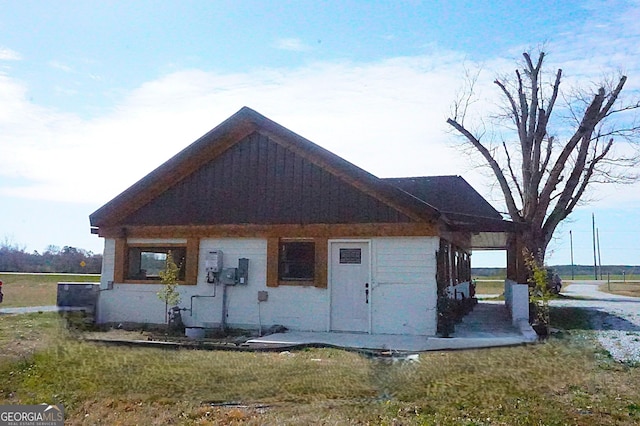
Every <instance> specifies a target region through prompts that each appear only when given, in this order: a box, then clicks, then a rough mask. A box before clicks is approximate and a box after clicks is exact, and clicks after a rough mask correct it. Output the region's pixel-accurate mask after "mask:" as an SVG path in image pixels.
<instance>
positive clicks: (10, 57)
mask: <svg viewBox="0 0 640 426" xmlns="http://www.w3.org/2000/svg"><path fill="white" fill-rule="evenodd" d="M20 60H22V56H21V55H20V54H19V53H18V52H16V51H15V50H11V49H9V48H6V47H0V61H20Z"/></svg>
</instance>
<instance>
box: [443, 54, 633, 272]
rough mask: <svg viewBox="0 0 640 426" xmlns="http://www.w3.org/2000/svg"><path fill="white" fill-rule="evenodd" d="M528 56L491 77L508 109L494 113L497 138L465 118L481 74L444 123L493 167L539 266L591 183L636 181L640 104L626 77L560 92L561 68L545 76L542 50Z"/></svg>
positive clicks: (526, 246)
mask: <svg viewBox="0 0 640 426" xmlns="http://www.w3.org/2000/svg"><path fill="white" fill-rule="evenodd" d="M523 56H524V64H523V67H522V68H523V69H522V70H518V69H517V70H516V71H515V75H514V76H512V77H511V78H508V77H504V78H498V79H496V80H495V81H494V83H495V85H496V86H497V88H498V90H499V91H500V94H501V99H502V100H503V102H502V104H501V107H502V111H503V113H502V114H500V115H498V116H495V117H489V118H492V119H497V121H496V124H499V125H501V126H502V127H501V129H502V130H503V131H502V132H500V133H499V135H500V138H499V139H498V138H496V137H490V136H487V133H486V132H485V130H484V129H483V128H481V129H477V128H472V127H471V126H470V125H466V123H465V116H466V115H467V111H468V109H469V108H470V106H471V104H472V103H473V99H474V84H475V78H477V76H475V77H472V78H469V76H467V82H468V84H469V86H468V87H466V88H465V90H464V91H463V93H462V94H461V96H459V98H458V100H457V101H456V102H455V103H454V105H453V111H452V115H453V116H452V117H451V118H449V119H448V120H447V123H448V124H449V125H451V126H452V127H453V128H454V129H455V130H456V131H457V132H459V133H460V135H462V136H463V141H464V142H465V144H466V145H467V146H472V147H473V148H474V149H473V152H475V153H477V154H480V156H481V158H482V161H483V163H484V164H485V165H486V166H488V167H490V169H491V171H492V174H493V175H495V178H496V179H497V183H498V185H499V187H500V189H501V192H502V194H503V196H504V200H505V204H506V208H507V211H508V213H509V215H510V216H511V219H512V220H513V221H515V222H519V223H522V224H524V225H523V232H522V235H521V238H522V239H521V245H520V248H521V249H527V250H528V251H529V252H530V253H532V254H534V256H535V258H536V260H537V261H538V262H540V264H542V263H543V262H544V257H545V253H546V249H547V246H548V244H549V242H550V241H551V238H552V236H553V233H554V231H555V229H556V227H557V226H558V225H559V224H560V222H562V221H563V220H564V219H565V218H566V217H567V216H569V214H570V213H571V212H572V211H573V210H574V209H575V207H576V206H577V205H578V203H579V202H581V201H584V199H585V193H586V191H587V189H588V188H589V187H591V186H592V184H594V183H630V182H634V181H635V180H637V178H638V176H637V175H635V174H634V172H633V167H634V166H636V165H637V164H638V160H639V159H640V156H639V155H638V150H637V144H636V143H637V138H638V136H639V130H640V124H639V123H638V122H637V114H636V113H637V110H638V109H639V108H640V104H639V103H638V102H627V103H625V102H624V101H623V99H622V97H621V92H622V89H623V88H624V85H625V83H626V82H627V77H626V76H623V75H621V76H619V77H617V78H615V79H614V80H612V81H605V82H603V83H602V84H598V85H597V87H596V89H595V91H594V92H591V93H589V92H588V91H585V90H582V91H573V92H572V93H568V91H564V92H563V91H562V90H561V83H562V70H561V69H558V70H557V71H556V72H555V73H554V74H551V75H550V78H546V77H547V75H546V74H545V73H544V72H543V63H544V59H545V53H544V52H541V53H540V54H539V55H538V57H537V60H536V58H532V57H531V55H530V54H529V53H524V54H523ZM561 103H562V104H563V105H560V104H561ZM556 104H558V105H556ZM554 108H555V114H554ZM552 114H553V116H552ZM550 125H551V126H552V127H553V128H554V130H555V132H554V131H553V130H552V129H551V128H550ZM469 144H470V145H469ZM520 252H522V250H520ZM519 255H522V253H519Z"/></svg>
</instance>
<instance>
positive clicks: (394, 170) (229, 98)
mask: <svg viewBox="0 0 640 426" xmlns="http://www.w3.org/2000/svg"><path fill="white" fill-rule="evenodd" d="M579 36H580V35H579V34H578V35H576V36H575V38H574V39H573V42H574V43H571V41H572V40H569V39H567V40H563V42H562V43H557V44H552V45H550V46H549V48H550V50H551V52H552V56H551V58H550V59H551V64H552V66H554V67H555V66H556V65H557V66H560V65H561V66H562V67H563V68H565V69H566V70H573V72H574V74H576V75H577V74H579V73H582V74H583V76H587V77H588V76H591V77H593V78H594V79H596V77H597V78H599V77H600V75H601V73H602V71H603V70H607V69H610V68H611V59H610V54H611V52H610V51H609V50H608V48H607V49H604V50H603V51H601V52H599V53H597V54H593V52H592V49H591V48H590V43H593V42H594V41H593V40H588V43H586V44H580V45H578V44H577V41H579V40H580V38H579ZM635 42H636V40H635V39H633V38H632V39H631V40H630V41H628V42H627V41H625V40H624V39H621V40H618V41H616V42H615V43H614V41H611V43H612V44H613V45H615V46H616V52H618V54H619V55H620V56H619V57H618V58H617V60H619V61H620V63H622V64H623V65H625V66H627V67H629V68H630V69H629V71H630V74H632V73H633V74H635V75H636V76H640V67H639V66H638V65H636V62H637V61H636V60H635V58H636V57H637V55H636V53H637V52H636V50H634V49H635V47H633V46H628V45H630V44H633V43H635ZM617 43H624V44H625V46H626V47H625V48H624V49H622V48H620V46H619V45H618V44H617ZM636 44H637V45H640V43H636ZM282 45H283V46H285V45H289V46H290V47H295V46H304V45H303V44H302V43H301V42H300V41H299V40H297V39H291V40H289V41H288V42H287V43H283V44H282ZM580 46H582V47H580ZM580 49H582V51H583V52H589V57H588V58H586V59H585V58H581V57H580V54H579V52H580ZM509 54H511V53H509ZM465 57H466V55H463V54H461V53H456V52H446V51H445V52H443V51H438V50H437V49H432V51H431V53H429V54H428V55H423V56H415V57H399V58H391V59H387V60H382V61H378V62H372V63H351V62H318V63H313V64H309V65H307V66H303V67H299V68H295V69H286V68H271V69H262V70H254V71H250V72H245V73H227V74H222V73H216V72H208V71H204V70H199V69H191V70H181V71H177V72H173V73H170V74H166V75H163V76H161V77H159V78H158V79H156V80H153V81H148V82H146V83H144V84H142V85H140V86H139V87H138V88H136V89H135V90H133V91H131V92H129V93H127V94H125V95H124V96H121V97H119V99H123V100H122V101H120V102H119V103H118V104H117V105H114V106H113V108H112V110H111V111H110V112H109V113H107V114H105V115H103V116H100V117H97V118H92V119H81V118H79V117H78V116H75V115H73V114H63V113H60V112H56V111H52V110H49V109H46V108H41V107H38V106H37V105H33V104H32V103H31V102H29V100H28V97H27V88H26V87H25V86H24V85H23V84H21V83H18V82H17V81H16V80H14V79H11V78H9V77H7V76H3V75H1V74H0V130H1V131H2V134H3V138H2V139H0V158H3V164H2V167H1V168H0V176H3V177H4V179H2V180H0V194H5V195H19V196H23V197H29V198H37V199H54V200H66V201H88V202H94V203H104V202H106V201H108V200H109V199H111V198H112V197H113V196H115V195H117V194H118V193H119V192H121V191H122V190H124V189H126V188H127V187H128V186H130V185H131V184H133V183H134V182H135V181H136V180H137V179H139V178H141V177H143V176H144V175H145V174H147V173H148V172H150V171H151V170H152V169H153V168H155V167H157V166H158V165H160V164H161V163H162V162H164V161H165V160H167V159H168V158H170V157H171V156H172V155H174V154H175V153H177V152H178V151H180V150H181V149H182V148H184V147H186V146H187V145H189V144H190V143H191V142H193V141H194V140H195V139H197V138H198V137H199V136H201V135H202V134H204V133H205V132H207V131H208V130H210V129H211V128H213V127H214V126H216V125H217V124H219V123H220V122H221V121H222V120H224V119H226V118H227V117H228V116H230V115H231V114H232V113H234V112H235V111H237V110H238V109H239V108H241V107H242V106H244V105H246V106H249V107H251V108H254V109H255V110H257V111H258V112H260V113H262V114H264V115H266V116H267V117H269V118H271V119H273V120H275V121H277V122H279V123H280V124H282V125H284V126H285V127H287V128H289V129H291V130H293V131H295V132H297V133H299V134H300V135H302V136H304V137H307V138H308V139H310V140H312V141H314V142H316V143H318V144H320V145H321V146H323V147H325V148H327V149H329V150H330V151H332V152H335V153H336V154H338V155H340V156H342V157H344V158H345V159H347V160H349V161H351V162H353V163H355V164H356V165H358V166H360V167H362V168H364V169H365V170H368V171H370V172H372V173H374V174H376V175H378V176H381V177H389V176H412V175H414V176H415V175H436V174H460V175H463V176H464V177H465V178H466V179H467V180H469V181H470V182H471V183H472V184H473V185H474V186H475V187H476V188H477V189H478V190H480V192H481V193H483V194H485V195H486V194H487V193H488V192H490V191H489V189H490V188H489V185H488V182H489V180H487V179H485V178H484V177H483V176H482V174H481V173H479V171H478V170H475V169H473V168H472V166H471V165H470V163H469V161H468V159H467V158H466V157H465V156H464V155H461V153H460V151H459V150H458V149H456V148H455V147H454V145H455V144H454V141H455V140H456V138H455V136H454V135H453V134H451V132H449V129H448V128H447V126H446V123H445V120H446V118H447V117H448V115H449V112H450V110H449V108H450V105H451V102H452V100H453V97H454V96H455V94H456V93H457V91H458V89H459V88H460V86H461V84H462V77H463V74H464V63H465ZM563 61H564V62H563ZM587 62H588V64H587ZM589 64H590V65H591V68H589V66H588V65H589ZM594 64H597V66H594ZM483 67H484V70H483V71H482V74H481V76H480V79H479V86H478V90H479V92H478V93H479V97H480V102H479V103H478V104H477V105H476V108H477V110H478V111H479V112H480V113H481V114H486V113H487V112H488V111H491V110H493V109H494V108H495V97H496V96H497V94H498V93H497V91H496V89H495V87H494V85H493V84H492V81H493V76H494V75H495V74H496V73H498V72H512V70H513V69H514V64H513V62H512V60H511V58H508V59H504V58H501V57H497V58H495V59H494V60H492V61H485V63H484V64H483ZM576 70H577V71H576ZM8 178H11V179H12V184H9V183H7V182H8ZM16 179H18V180H19V182H18V183H16ZM624 189H625V190H624V191H623V192H617V191H619V190H615V191H610V192H607V194H606V195H607V196H605V197H602V198H601V199H602V200H603V203H606V202H611V201H610V200H611V198H610V197H615V199H616V200H621V202H623V203H626V204H630V203H638V202H640V188H638V187H637V186H633V187H625V188H624ZM622 195H624V197H625V199H622ZM607 197H609V198H607ZM496 206H498V205H497V204H496Z"/></svg>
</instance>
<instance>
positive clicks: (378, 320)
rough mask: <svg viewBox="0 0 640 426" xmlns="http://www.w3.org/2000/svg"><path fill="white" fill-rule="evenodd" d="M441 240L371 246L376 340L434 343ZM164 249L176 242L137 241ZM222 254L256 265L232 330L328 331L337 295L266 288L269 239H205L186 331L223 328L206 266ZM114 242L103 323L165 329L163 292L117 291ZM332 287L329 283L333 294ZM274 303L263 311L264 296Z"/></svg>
mask: <svg viewBox="0 0 640 426" xmlns="http://www.w3.org/2000/svg"><path fill="white" fill-rule="evenodd" d="M438 241H439V240H438V238H437V237H415V238H414V237H412V238H373V239H371V258H372V265H371V267H372V283H371V299H370V300H371V332H372V333H380V334H409V335H435V333H436V318H437V316H436V293H437V286H436V279H435V277H436V258H435V252H436V250H437V248H438ZM135 242H153V243H158V244H159V245H160V244H162V243H167V242H173V240H166V239H165V240H144V241H141V240H136V241H135ZM212 250H222V252H223V262H224V267H225V268H231V267H237V266H238V259H240V258H242V257H245V258H248V259H249V278H248V283H247V285H237V286H229V287H227V318H226V323H227V325H228V326H230V327H239V328H256V329H257V328H258V326H259V324H261V325H262V326H263V327H269V326H271V325H274V324H279V325H283V326H285V327H287V328H288V329H291V330H300V331H328V330H329V327H330V294H331V292H330V289H329V288H327V289H322V288H316V287H313V286H308V287H303V286H279V287H267V286H266V281H267V241H266V239H262V238H256V239H251V238H236V239H233V238H221V239H202V240H201V241H200V254H199V261H198V279H197V285H193V286H191V285H185V286H179V291H180V295H181V299H182V300H181V303H180V307H186V308H189V306H190V302H191V296H194V295H199V296H213V295H214V294H215V297H206V298H194V299H193V310H192V312H191V314H190V313H189V311H184V312H183V313H182V319H183V321H184V323H185V325H187V326H192V327H217V326H219V325H220V322H221V319H222V299H223V286H222V285H215V286H214V285H212V284H208V283H207V282H206V270H205V259H206V255H207V253H208V252H209V251H212ZM114 252H115V241H114V240H112V239H107V240H106V241H105V250H104V255H103V256H104V257H103V265H102V268H103V270H102V280H101V288H102V290H103V291H101V294H100V299H99V308H98V322H100V323H110V322H137V323H155V324H162V323H164V321H165V312H164V303H163V302H162V301H160V300H159V299H158V297H157V294H156V293H157V292H158V291H160V289H161V288H162V285H160V284H122V283H113V288H112V289H111V290H107V288H108V283H109V281H113V276H114ZM330 285H331V283H329V286H330ZM259 291H266V292H268V300H267V301H266V302H261V303H258V292H259Z"/></svg>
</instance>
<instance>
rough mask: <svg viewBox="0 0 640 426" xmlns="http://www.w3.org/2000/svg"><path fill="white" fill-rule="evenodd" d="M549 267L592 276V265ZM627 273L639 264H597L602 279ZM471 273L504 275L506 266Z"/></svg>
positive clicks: (563, 273) (567, 273)
mask: <svg viewBox="0 0 640 426" xmlns="http://www.w3.org/2000/svg"><path fill="white" fill-rule="evenodd" d="M551 268H552V269H553V270H554V271H555V272H556V273H557V274H558V275H560V276H561V277H562V278H564V279H569V278H571V274H572V271H573V275H575V276H585V275H586V276H593V275H594V269H593V265H573V266H571V265H555V266H551ZM623 273H624V274H625V275H627V276H628V277H631V276H633V275H637V274H638V273H640V266H637V265H602V266H601V267H600V266H598V276H599V277H602V278H603V279H606V278H607V274H611V275H622V274H623ZM471 274H472V275H474V276H481V277H505V276H506V274H507V270H506V268H471Z"/></svg>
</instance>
